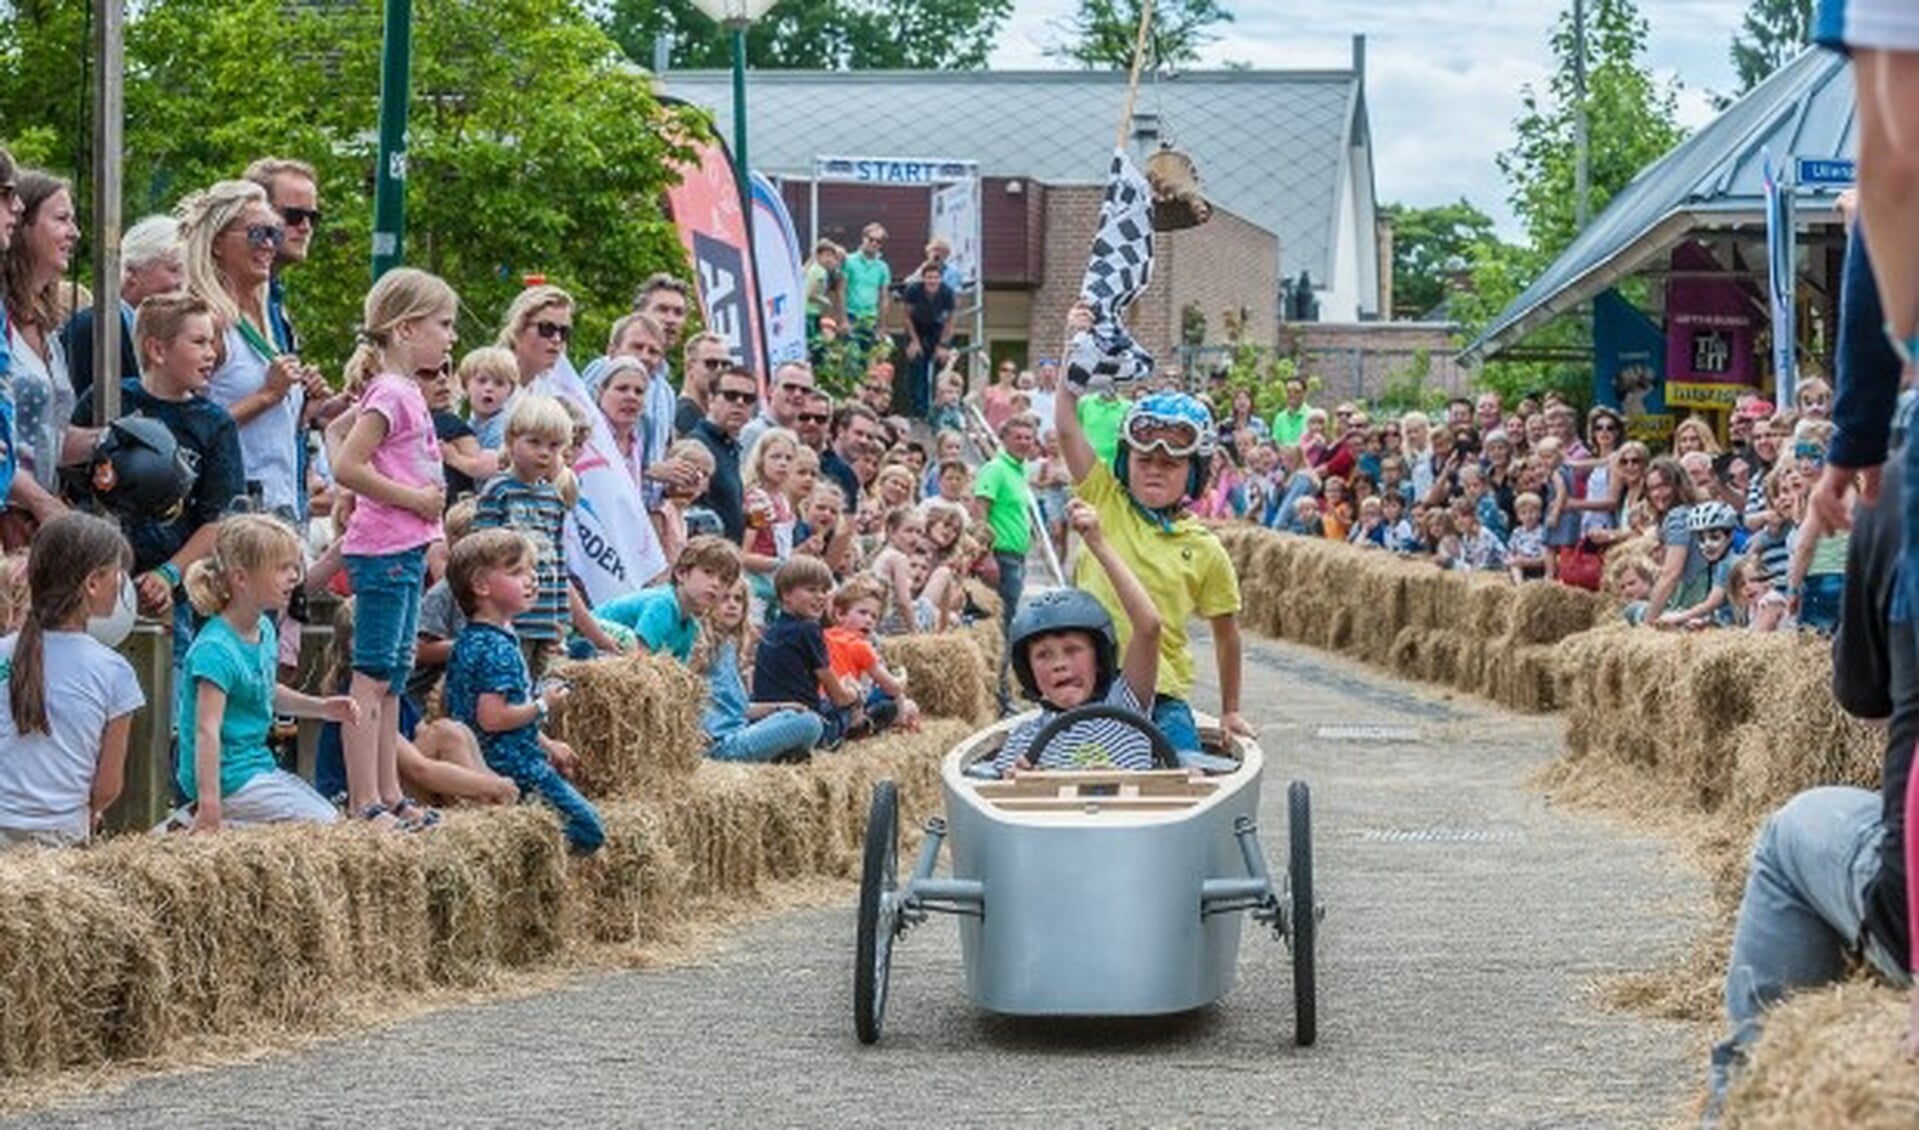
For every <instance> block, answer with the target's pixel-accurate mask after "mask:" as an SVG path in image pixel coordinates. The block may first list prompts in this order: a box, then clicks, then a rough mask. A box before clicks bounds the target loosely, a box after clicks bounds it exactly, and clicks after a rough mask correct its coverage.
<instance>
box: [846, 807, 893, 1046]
mask: <svg viewBox="0 0 1919 1130" xmlns="http://www.w3.org/2000/svg"><path fill="white" fill-rule="evenodd" d="M899 839H900V811H899V790H898V788H897V787H896V786H895V785H894V784H893V782H891V781H881V782H880V783H879V784H877V785H875V786H873V804H872V807H871V808H869V809H868V810H867V813H866V860H865V863H864V865H863V866H862V867H861V869H860V920H859V931H858V934H857V936H856V937H855V939H854V944H853V1029H854V1031H856V1032H857V1033H859V1038H860V1043H862V1044H871V1043H874V1042H876V1041H877V1040H878V1039H879V1038H880V1023H881V1021H882V1020H884V1019H885V1016H886V979H887V975H888V974H889V973H890V972H891V971H892V965H893V937H894V935H895V933H896V932H897V924H898V922H899V910H898V909H897V908H896V907H894V906H893V905H892V900H891V899H890V898H889V897H887V896H890V895H892V894H893V893H894V892H895V891H897V890H898V889H899Z"/></svg>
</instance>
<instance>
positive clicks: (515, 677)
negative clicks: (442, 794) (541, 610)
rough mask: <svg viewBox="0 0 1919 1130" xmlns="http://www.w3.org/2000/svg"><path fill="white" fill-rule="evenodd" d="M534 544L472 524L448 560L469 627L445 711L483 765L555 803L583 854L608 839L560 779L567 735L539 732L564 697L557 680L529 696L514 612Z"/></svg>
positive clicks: (568, 761) (528, 583) (520, 603)
mask: <svg viewBox="0 0 1919 1130" xmlns="http://www.w3.org/2000/svg"><path fill="white" fill-rule="evenodd" d="M533 561H534V550H533V544H532V542H530V541H529V540H528V539H527V537H526V535H524V534H521V533H519V532H517V531H515V530H476V531H474V532H473V533H471V534H468V535H467V536H466V537H464V538H462V539H460V543H459V544H458V545H456V546H454V547H453V549H452V552H451V553H450V554H449V555H448V559H447V570H446V575H447V584H448V585H449V587H451V588H452V590H453V596H454V599H456V600H458V601H459V602H460V609H461V610H462V611H463V612H465V613H466V615H467V625H466V628H465V629H464V630H462V631H461V632H460V638H459V639H458V640H457V641H455V642H454V644H453V656H452V658H451V659H449V660H448V661H447V672H446V711H447V714H448V715H449V716H450V717H452V718H453V719H455V720H456V721H459V722H461V723H464V724H465V725H466V727H467V728H468V729H469V730H472V731H473V733H474V734H475V735H476V736H477V737H478V738H479V740H480V754H481V756H482V757H484V758H485V759H486V764H487V767H488V768H490V769H492V770H493V771H494V772H495V773H498V774H500V775H501V776H503V777H510V778H512V780H513V782H514V784H516V785H518V786H519V787H520V795H521V796H522V797H523V798H524V797H531V796H534V795H536V794H537V795H538V796H539V797H541V798H542V799H543V800H545V801H546V802H547V803H548V804H550V805H552V806H553V807H554V808H555V809H557V810H559V813H560V819H561V821H562V822H563V823H564V825H565V828H566V842H567V844H568V846H570V847H571V848H572V849H573V850H574V851H576V852H578V853H580V854H582V855H584V854H588V853H591V852H594V851H597V850H598V849H599V847H600V845H601V844H603V843H605V842H606V829H605V827H604V826H603V825H602V824H601V823H600V814H599V813H598V812H596V811H595V810H594V808H593V806H592V805H591V804H589V803H588V802H587V800H586V798H585V797H583V796H581V795H580V792H579V790H578V789H576V788H574V787H573V785H572V783H571V782H569V781H568V780H567V779H566V775H567V774H569V773H571V772H572V771H573V769H574V768H575V767H576V766H577V765H578V764H579V758H578V757H577V756H575V754H574V753H573V750H572V749H570V748H569V747H568V746H567V745H566V743H565V742H560V741H555V740H553V739H552V738H549V737H547V736H546V735H545V734H542V733H541V732H540V726H541V724H542V723H544V722H545V721H546V716H547V712H548V711H549V710H551V709H552V708H553V707H554V706H556V705H558V704H559V703H560V702H561V701H562V700H564V699H565V698H566V688H565V686H564V685H551V686H548V687H546V688H544V689H543V690H542V691H541V692H540V694H539V696H538V697H537V698H536V697H535V696H534V694H533V686H532V679H531V677H530V676H529V674H528V672H527V666H526V659H525V657H524V656H523V655H521V653H520V641H519V639H518V638H517V637H515V636H514V634H513V618H514V617H515V616H516V615H519V614H520V613H522V612H524V611H526V609H527V608H528V607H530V606H531V605H532V603H533V598H534V594H535V591H536V584H537V582H536V581H535V580H534V574H533Z"/></svg>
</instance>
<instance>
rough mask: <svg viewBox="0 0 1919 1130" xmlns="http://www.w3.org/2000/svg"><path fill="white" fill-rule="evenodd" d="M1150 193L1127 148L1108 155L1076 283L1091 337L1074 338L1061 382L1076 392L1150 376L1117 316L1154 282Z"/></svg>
mask: <svg viewBox="0 0 1919 1130" xmlns="http://www.w3.org/2000/svg"><path fill="white" fill-rule="evenodd" d="M1152 209H1153V190H1152V189H1151V188H1150V187H1149V186H1148V185H1147V183H1146V178H1145V177H1144V176H1142V175H1140V171H1139V170H1138V169H1136V168H1134V167H1133V162H1132V160H1131V159H1130V158H1128V157H1127V156H1126V150H1125V149H1123V148H1121V149H1115V150H1114V151H1113V168H1112V172H1111V173H1109V174H1108V179H1107V182H1106V198H1105V199H1104V200H1102V201H1101V202H1100V206H1099V231H1098V232H1097V233H1095V234H1094V236H1093V255H1092V259H1091V260H1090V261H1088V262H1087V264H1086V278H1085V280H1084V281H1082V282H1081V283H1080V287H1079V294H1080V298H1081V300H1082V301H1084V302H1085V303H1086V304H1087V305H1088V306H1090V307H1092V309H1093V330H1092V332H1091V333H1084V332H1082V333H1078V334H1075V335H1073V341H1072V343H1071V344H1070V345H1069V346H1068V350H1067V365H1066V379H1067V382H1068V383H1069V384H1071V385H1072V386H1073V388H1075V389H1076V390H1078V391H1080V392H1085V391H1087V390H1088V389H1096V390H1104V389H1108V388H1111V387H1112V386H1114V385H1116V384H1126V383H1127V382H1129V381H1136V380H1143V379H1144V378H1146V377H1149V376H1151V375H1152V373H1153V355H1152V354H1150V353H1148V352H1146V350H1145V349H1144V348H1142V347H1141V346H1140V344H1139V343H1138V342H1137V341H1134V340H1133V335H1132V334H1130V333H1128V332H1126V326H1125V325H1124V324H1123V323H1121V322H1120V315H1121V314H1122V313H1124V312H1125V310H1126V308H1127V307H1129V306H1131V305H1132V304H1133V302H1134V300H1135V299H1137V298H1138V297H1139V296H1140V294H1141V293H1142V292H1144V291H1145V290H1146V286H1147V284H1148V283H1150V282H1152V281H1153V216H1152Z"/></svg>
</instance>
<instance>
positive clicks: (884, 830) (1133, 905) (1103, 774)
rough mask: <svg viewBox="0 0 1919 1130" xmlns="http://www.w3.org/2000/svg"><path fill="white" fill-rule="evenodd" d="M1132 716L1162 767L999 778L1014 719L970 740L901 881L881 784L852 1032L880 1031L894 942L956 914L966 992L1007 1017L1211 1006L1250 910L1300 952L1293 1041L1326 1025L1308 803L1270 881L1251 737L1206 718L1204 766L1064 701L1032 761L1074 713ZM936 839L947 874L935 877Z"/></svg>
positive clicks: (870, 825) (1290, 811)
mask: <svg viewBox="0 0 1919 1130" xmlns="http://www.w3.org/2000/svg"><path fill="white" fill-rule="evenodd" d="M1100 716H1105V717H1110V718H1114V719H1118V720H1123V721H1127V722H1131V723H1132V724H1134V725H1135V726H1136V727H1137V728H1138V729H1140V731H1141V732H1142V733H1145V734H1146V735H1147V736H1148V737H1149V738H1150V739H1152V740H1153V743H1154V761H1155V764H1156V765H1157V766H1160V767H1159V768H1155V769H1153V770H1150V771H1146V772H1126V771H1119V770H1067V771H1037V770H1035V771H1025V772H1020V773H1017V774H1016V775H1015V776H1014V777H1013V778H1011V779H1008V780H1000V779H998V778H996V777H994V776H993V775H992V773H991V769H990V766H991V765H992V761H993V756H994V754H995V753H997V752H998V750H999V748H1000V746H1001V744H1002V743H1003V742H1004V741H1005V740H1006V737H1007V734H1008V733H1009V732H1010V731H1011V730H1012V729H1013V727H1014V726H1016V725H1018V723H1019V722H1020V721H1021V719H1017V718H1015V719H1008V720H1007V721H1004V722H1001V723H1000V724H998V725H996V726H993V727H991V728H989V729H986V730H983V731H981V732H980V733H978V734H975V735H973V736H972V737H971V738H968V739H967V740H966V741H964V742H962V743H960V745H958V746H957V747H955V748H954V749H953V750H952V751H950V752H949V753H948V754H947V755H946V758H945V761H944V762H943V763H942V765H941V770H940V776H941V783H942V787H943V791H944V794H945V809H946V817H945V819H943V820H942V819H940V818H938V817H935V818H933V819H931V820H929V821H928V822H927V825H926V836H925V839H924V841H923V842H922V844H921V847H920V852H919V856H918V860H917V862H916V864H915V865H914V867H913V870H912V872H911V874H909V875H908V876H907V877H906V881H905V884H904V885H901V884H900V882H899V874H898V853H899V808H898V793H897V791H896V789H895V787H894V784H893V782H891V781H881V782H880V783H879V784H878V786H876V787H875V789H874V792H873V799H872V808H871V810H870V812H869V814H868V819H867V825H866V841H865V851H864V869H863V871H862V874H861V877H860V902H859V922H858V929H857V936H856V939H855V945H854V950H855V960H854V980H853V1014H854V1029H855V1031H856V1032H857V1034H858V1036H859V1039H860V1041H861V1042H862V1043H868V1044H870V1043H873V1042H875V1041H876V1040H878V1039H879V1036H880V1027H881V1024H882V1021H883V1020H884V1017H885V1011H886V995H887V979H888V973H889V971H890V968H891V965H892V952H893V943H894V942H895V940H897V939H898V938H899V937H900V936H901V935H902V934H904V933H905V932H906V930H907V929H908V928H909V927H912V926H914V925H917V924H918V923H921V922H924V921H925V920H926V917H927V915H929V914H932V913H943V914H951V915H955V916H957V917H958V918H959V926H960V946H961V950H962V954H963V956H964V960H965V966H966V990H967V993H968V994H969V995H970V996H971V997H972V999H973V1002H974V1003H975V1004H977V1005H979V1006H980V1007H982V1008H985V1009H988V1010H990V1011H992V1012H996V1013H1002V1014H1007V1015H1014V1016H1153V1015H1161V1014H1167V1013H1177V1012H1185V1011H1188V1010H1191V1009H1197V1008H1200V1007H1203V1006H1205V1005H1207V1004H1210V1003H1212V1002H1213V1001H1215V1000H1217V999H1219V998H1220V997H1221V996H1223V995H1224V994H1225V993H1226V992H1227V990H1229V989H1231V988H1232V986H1233V978H1234V974H1235V971H1236V967H1237V964H1238V951H1239V930H1240V913H1239V912H1242V911H1246V912H1250V913H1251V914H1252V917H1253V920H1254V921H1256V922H1259V923H1261V924H1264V925H1267V926H1270V927H1271V928H1272V929H1273V930H1274V932H1275V934H1276V935H1277V937H1278V938H1279V939H1280V940H1282V941H1284V942H1285V943H1287V945H1288V946H1289V947H1290V949H1291V952H1292V974H1293V1021H1294V1040H1295V1042H1297V1043H1298V1044H1300V1045H1302V1046H1304V1045H1309V1044H1311V1043H1313V1041H1314V1039H1315V1036H1316V1028H1317V1004H1316V1001H1317V998H1316V995H1315V987H1314V956H1313V943H1314V935H1315V933H1316V928H1317V926H1318V923H1319V919H1320V916H1321V913H1322V910H1321V908H1320V907H1319V906H1318V905H1317V904H1316V903H1315V902H1314V899H1313V852H1312V822H1311V821H1312V817H1311V799H1310V796H1309V793H1308V791H1307V787H1306V784H1305V782H1303V781H1294V782H1292V783H1291V784H1290V786H1289V787H1288V792H1287V834H1288V843H1289V847H1290V854H1289V856H1288V859H1287V869H1286V873H1285V876H1284V881H1283V882H1282V883H1280V884H1275V882H1274V880H1273V878H1272V877H1271V875H1270V874H1269V872H1268V870H1267V867H1266V860H1265V855H1264V852H1263V851H1262V850H1261V848H1260V844H1259V835H1258V829H1257V825H1256V823H1255V821H1256V817H1257V815H1258V809H1259V790H1260V783H1261V777H1262V775H1263V774H1264V771H1265V759H1264V756H1263V755H1262V753H1261V752H1260V748H1259V746H1258V744H1257V743H1255V742H1251V741H1247V740H1245V739H1241V738H1235V737H1231V736H1229V735H1226V734H1225V733H1224V732H1223V731H1221V730H1220V729H1219V727H1218V726H1217V725H1216V724H1214V723H1213V722H1212V721H1211V720H1210V719H1201V735H1202V744H1204V745H1205V746H1206V747H1207V750H1206V752H1207V753H1208V754H1209V755H1210V756H1209V757H1208V758H1206V759H1205V761H1206V763H1207V765H1208V766H1209V769H1208V770H1202V769H1199V768H1180V767H1178V765H1179V761H1178V758H1177V756H1176V755H1175V754H1174V753H1173V751H1172V748H1171V746H1170V745H1168V743H1167V742H1166V739H1165V738H1164V737H1163V736H1162V735H1160V734H1159V732H1158V731H1157V730H1155V729H1153V727H1152V726H1151V725H1150V724H1145V723H1143V722H1142V721H1140V720H1138V719H1137V716H1134V715H1128V714H1125V713H1123V712H1119V711H1115V710H1113V709H1112V708H1110V707H1105V706H1089V707H1082V708H1080V709H1079V710H1074V711H1068V712H1066V713H1065V714H1064V715H1062V716H1061V717H1060V718H1058V719H1056V720H1055V723H1054V725H1052V726H1049V727H1047V729H1046V730H1044V731H1042V732H1041V733H1040V734H1039V735H1038V737H1037V738H1036V739H1035V741H1034V743H1033V747H1032V749H1033V755H1034V756H1035V758H1037V756H1038V754H1039V752H1040V751H1042V750H1044V749H1045V748H1046V743H1047V742H1048V741H1049V740H1050V739H1051V737H1052V736H1053V735H1054V734H1056V733H1059V732H1060V731H1062V730H1063V729H1064V728H1065V727H1066V726H1068V725H1071V724H1072V723H1073V722H1074V721H1077V720H1078V719H1081V718H1087V717H1100ZM942 844H946V845H949V846H950V848H951V857H952V866H951V869H950V870H951V877H950V878H948V877H940V876H936V875H935V874H934V868H935V866H936V865H937V864H938V861H939V853H940V847H941V845H942Z"/></svg>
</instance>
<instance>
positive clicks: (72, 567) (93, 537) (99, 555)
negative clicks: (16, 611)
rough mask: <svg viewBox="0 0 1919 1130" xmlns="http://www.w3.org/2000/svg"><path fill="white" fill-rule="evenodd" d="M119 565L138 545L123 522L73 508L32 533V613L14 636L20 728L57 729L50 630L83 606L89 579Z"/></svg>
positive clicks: (13, 692)
mask: <svg viewBox="0 0 1919 1130" xmlns="http://www.w3.org/2000/svg"><path fill="white" fill-rule="evenodd" d="M115 566H118V567H119V568H120V569H123V570H124V569H129V568H132V566H133V548H132V547H131V546H129V545H128V544H127V539H126V538H125V537H124V536H123V535H122V534H121V533H120V527H118V526H116V525H114V524H113V523H111V522H108V521H106V520H104V519H101V518H96V517H94V516H93V515H91V514H82V513H79V512H78V511H69V512H68V513H65V514H62V515H60V516H59V517H58V518H55V519H53V520H52V521H50V522H48V523H47V524H46V525H44V526H41V527H40V529H39V531H38V532H37V533H35V534H34V535H33V546H32V549H31V550H30V551H29V556H28V559H27V592H28V597H27V599H28V607H27V618H26V622H25V623H23V624H22V625H21V626H20V635H19V637H18V638H17V639H16V640H15V641H14V644H13V667H12V670H11V671H10V672H9V673H8V675H7V708H8V710H10V711H11V712H12V714H13V728H14V732H15V733H20V734H50V733H52V730H51V728H50V727H49V726H48V722H47V681H46V670H45V669H46V634H47V632H48V631H49V630H50V629H55V628H59V627H60V626H61V625H63V624H66V623H68V622H70V621H71V620H73V618H74V617H75V616H76V615H77V614H78V613H80V612H82V611H84V609H85V605H86V599H87V581H88V579H89V578H91V577H92V576H93V575H94V573H96V572H98V571H99V570H101V569H108V568H113V567H115ZM115 595H116V596H117V595H118V594H117V593H116V594H115Z"/></svg>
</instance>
